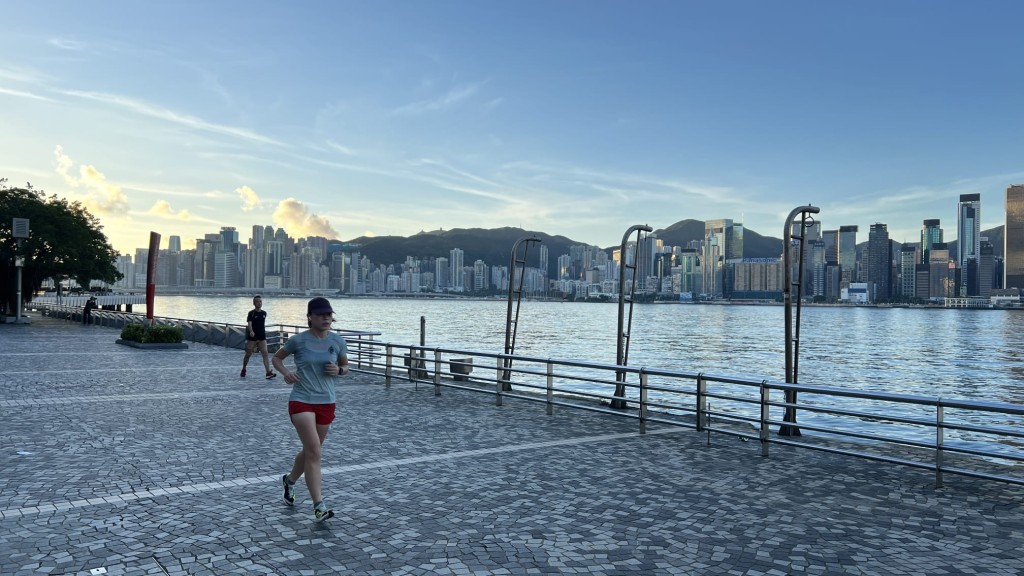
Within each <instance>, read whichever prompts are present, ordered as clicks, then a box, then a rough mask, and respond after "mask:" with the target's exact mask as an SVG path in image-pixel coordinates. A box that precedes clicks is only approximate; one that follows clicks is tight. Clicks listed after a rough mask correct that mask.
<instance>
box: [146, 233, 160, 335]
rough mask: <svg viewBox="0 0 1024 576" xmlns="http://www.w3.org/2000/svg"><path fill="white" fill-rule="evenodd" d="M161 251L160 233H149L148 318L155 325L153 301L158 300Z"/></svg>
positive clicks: (147, 273)
mask: <svg viewBox="0 0 1024 576" xmlns="http://www.w3.org/2000/svg"><path fill="white" fill-rule="evenodd" d="M159 251H160V235H159V234H157V233H156V232H150V233H149V258H148V261H147V262H146V319H147V320H149V324H150V326H152V325H153V301H154V300H156V255H157V253H158V252H159Z"/></svg>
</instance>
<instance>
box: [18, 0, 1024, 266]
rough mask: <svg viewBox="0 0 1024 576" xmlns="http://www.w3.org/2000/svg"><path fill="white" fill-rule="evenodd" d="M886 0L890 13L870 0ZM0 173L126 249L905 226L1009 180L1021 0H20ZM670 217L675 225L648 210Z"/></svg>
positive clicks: (997, 198) (993, 208)
mask: <svg viewBox="0 0 1024 576" xmlns="http://www.w3.org/2000/svg"><path fill="white" fill-rule="evenodd" d="M883 15H884V17H882V16H883ZM5 16H6V21H7V22H8V23H9V29H10V32H9V41H8V45H7V50H5V53H4V54H3V55H0V127H2V129H0V177H6V178H8V179H9V184H10V185H12V186H23V185H24V184H25V183H26V182H31V183H32V184H33V185H34V186H35V187H36V188H39V189H42V190H44V191H46V193H47V194H56V195H58V196H61V197H65V198H68V199H70V200H77V201H81V202H83V204H84V205H85V206H86V207H87V208H88V209H89V210H90V212H91V213H93V214H94V215H95V216H96V217H97V218H98V219H99V221H100V222H101V224H102V225H103V226H104V233H105V234H107V236H108V238H109V239H110V241H111V244H112V245H113V246H114V248H115V249H117V250H118V251H119V252H122V253H130V252H131V251H132V250H134V249H135V248H136V247H138V246H145V245H146V244H147V243H148V233H149V231H157V232H160V233H162V234H164V235H165V236H166V235H171V234H173V235H178V236H181V238H182V239H183V241H184V242H185V248H188V247H191V246H190V245H191V243H192V241H193V240H194V239H195V238H200V237H202V236H203V234H205V233H206V232H208V231H209V230H210V229H215V228H219V227H221V226H233V227H236V228H238V229H239V230H244V229H245V228H246V227H247V225H249V224H250V223H251V222H254V221H255V222H267V223H270V224H272V225H273V226H275V227H282V228H284V229H286V230H287V231H288V232H289V234H291V235H292V236H295V237H302V236H307V235H319V236H325V237H331V238H336V239H338V240H343V241H344V240H350V239H353V238H357V237H360V236H364V235H370V236H386V235H396V236H411V235H414V234H416V233H417V232H420V231H429V230H437V229H452V228H501V227H519V228H523V229H525V230H536V231H544V232H547V233H552V234H558V235H563V236H566V237H569V238H572V239H574V240H576V241H579V242H581V243H586V244H589V245H596V246H602V247H608V246H613V245H616V244H618V243H619V240H620V238H621V234H622V232H623V231H624V230H625V229H626V228H628V227H629V226H631V225H633V224H648V225H651V226H653V227H655V228H658V227H666V226H669V225H671V224H673V223H675V222H678V221H680V220H684V219H691V218H692V219H695V220H702V221H708V220H713V219H716V218H723V217H726V218H731V219H733V220H734V221H736V222H737V223H743V224H744V225H745V226H746V227H747V228H748V229H751V230H755V231H757V232H758V233H760V234H762V235H767V236H773V237H778V236H781V228H782V225H783V222H784V220H785V216H786V215H787V214H788V213H789V211H790V210H792V209H793V208H794V207H795V206H798V205H805V204H813V205H815V206H818V207H819V208H821V217H822V218H823V219H826V220H827V221H828V222H830V223H834V224H835V226H831V225H830V226H829V227H838V226H841V225H856V226H858V227H859V229H860V230H861V231H862V234H865V233H866V231H867V230H869V229H870V227H871V225H873V224H875V223H886V224H887V225H888V232H889V236H890V237H891V238H892V239H893V240H894V241H897V242H914V241H917V240H918V238H919V234H920V227H921V221H922V220H924V219H933V218H935V219H940V220H941V221H942V222H943V224H944V228H945V229H946V234H947V240H954V239H955V234H956V228H955V226H953V223H954V222H956V220H957V218H958V214H957V212H956V208H955V207H956V203H957V199H958V198H959V197H960V196H961V195H963V194H980V196H981V201H982V203H983V205H984V209H983V210H982V211H981V221H980V223H978V224H979V225H980V228H981V229H982V230H985V229H989V228H993V227H995V226H999V225H1002V224H1003V223H1004V222H1005V214H1004V204H1003V197H1004V191H1005V190H1006V188H1007V187H1008V186H1010V185H1013V184H1020V183H1022V182H1024V163H1022V162H1021V158H1024V142H1021V141H1020V139H1019V138H1018V137H1017V136H1016V133H1017V131H1016V130H1015V129H1014V127H1016V126H1020V125H1021V124H1022V122H1024V108H1022V107H1021V106H1019V103H1018V100H1019V98H1018V97H1017V96H1016V95H1017V94H1020V93H1021V92H1022V88H1024V78H1021V77H1020V75H1018V74H1013V73H1012V72H1013V71H1015V70H1016V69H1017V68H1018V67H1019V57H1020V55H1021V54H1022V53H1024V38H1022V37H1021V36H1020V34H1019V33H1018V31H1017V30H1016V23H1017V22H1019V21H1021V19H1022V17H1024V5H1020V4H1019V3H1016V2H1009V1H996V2H990V3H986V4H985V5H984V6H983V7H978V6H971V5H966V4H962V3H958V2H951V1H938V2H931V3H929V4H928V5H927V10H922V9H921V7H920V5H917V4H913V3H910V4H891V3H884V2H874V1H873V2H864V3H858V4H857V5H855V6H852V5H844V4H828V3H824V4H823V3H815V2H794V3H787V4H782V5H765V4H764V3H760V2H754V1H738V2H734V3H729V4H716V3H704V2H668V1H657V0H655V1H652V2H649V3H645V4H644V5H643V6H642V7H640V8H638V7H637V6H634V5H631V4H627V3H625V2H613V1H597V2H583V1H582V0H570V1H567V2H561V3H556V4H550V3H545V2H535V1H526V2H519V3H515V4H507V5H506V4H479V3H473V2H469V1H464V0H455V1H452V2H446V3H440V4H439V3H411V2H407V3H402V2H379V3H357V2H335V3H322V4H321V3H311V4H305V5H303V4H300V5H284V4H279V3H273V2H264V1H255V2H246V3H241V2H238V1H234V0H232V1H225V2H217V3H198V2H173V3H171V2H160V1H158V2H150V3H144V4H127V5H115V4H99V5H95V6H93V5H85V4H82V3H79V2H71V1H57V2H53V3H48V4H45V5H35V4H31V3H15V4H13V5H11V6H8V7H7V9H6V10H5ZM666 214H673V215H674V216H666Z"/></svg>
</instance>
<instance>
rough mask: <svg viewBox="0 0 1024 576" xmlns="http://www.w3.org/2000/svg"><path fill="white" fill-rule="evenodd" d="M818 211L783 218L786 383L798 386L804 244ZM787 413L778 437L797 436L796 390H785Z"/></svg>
mask: <svg viewBox="0 0 1024 576" xmlns="http://www.w3.org/2000/svg"><path fill="white" fill-rule="evenodd" d="M818 212H820V209H819V208H817V207H815V206H811V205H809V204H808V205H807V206H797V207H796V208H794V209H793V211H792V212H790V213H789V216H787V217H786V228H785V230H784V231H783V233H782V237H783V238H784V239H785V240H784V241H783V242H784V244H783V246H782V262H783V264H782V265H783V268H784V270H783V272H782V274H783V279H784V282H785V286H783V288H782V301H783V303H784V304H785V307H786V383H787V384H796V383H797V369H798V368H799V366H800V364H799V357H800V301H801V299H802V298H801V297H802V288H803V280H804V243H805V234H806V231H807V223H808V221H809V220H810V221H813V218H812V217H811V216H810V215H811V214H817V213H818ZM797 215H800V233H799V234H794V233H793V220H794V219H795V218H796V217H797ZM793 240H797V241H798V242H800V255H799V257H798V258H797V260H798V266H799V271H798V272H797V281H796V282H793V281H792V277H793V274H792V271H793V268H792V266H791V265H790V253H791V252H792V250H793V246H792V241H793ZM794 286H796V292H797V293H796V326H795V332H794V326H793V287H794ZM786 404H788V406H786V414H785V416H784V417H783V418H782V420H783V421H784V422H787V424H783V425H782V426H780V427H779V436H799V435H800V429H799V428H797V426H796V391H795V390H787V391H786Z"/></svg>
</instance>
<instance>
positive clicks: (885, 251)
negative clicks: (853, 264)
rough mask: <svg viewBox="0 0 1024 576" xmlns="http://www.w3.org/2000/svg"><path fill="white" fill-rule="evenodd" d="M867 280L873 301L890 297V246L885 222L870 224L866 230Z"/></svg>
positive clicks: (884, 300) (886, 299)
mask: <svg viewBox="0 0 1024 576" xmlns="http://www.w3.org/2000/svg"><path fill="white" fill-rule="evenodd" d="M867 281H868V283H869V284H871V286H872V290H871V292H869V293H870V294H872V295H873V296H874V301H875V302H886V301H888V300H890V299H891V298H892V246H891V245H890V240H889V230H888V227H887V226H886V225H885V224H872V225H871V229H870V230H869V231H868V265H867Z"/></svg>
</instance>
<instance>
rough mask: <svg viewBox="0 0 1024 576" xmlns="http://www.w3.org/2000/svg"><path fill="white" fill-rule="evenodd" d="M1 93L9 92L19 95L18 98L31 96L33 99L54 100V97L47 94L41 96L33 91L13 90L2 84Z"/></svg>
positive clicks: (12, 94)
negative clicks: (48, 96)
mask: <svg viewBox="0 0 1024 576" xmlns="http://www.w3.org/2000/svg"><path fill="white" fill-rule="evenodd" d="M0 94H7V95H8V96H17V97H18V98H29V99H31V100H42V101H44V102H53V99H52V98H47V97H46V96H40V95H38V94H33V93H31V92H25V91H23V90H12V89H10V88H4V87H2V86H0Z"/></svg>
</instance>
